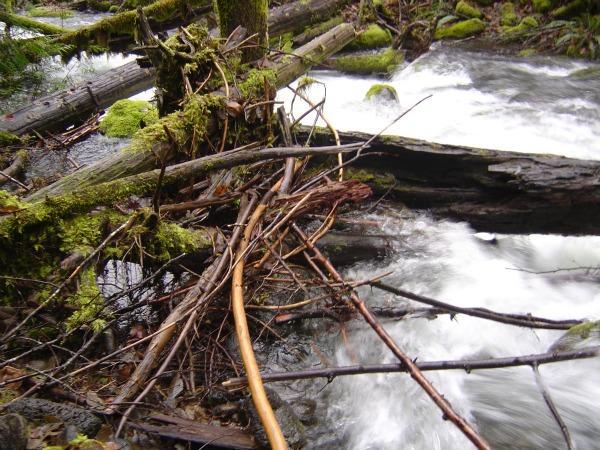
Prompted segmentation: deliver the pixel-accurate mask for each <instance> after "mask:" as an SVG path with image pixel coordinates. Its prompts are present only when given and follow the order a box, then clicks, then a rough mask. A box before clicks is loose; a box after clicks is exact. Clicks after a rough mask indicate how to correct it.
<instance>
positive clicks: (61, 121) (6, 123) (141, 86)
mask: <svg viewBox="0 0 600 450" xmlns="http://www.w3.org/2000/svg"><path fill="white" fill-rule="evenodd" d="M344 3H345V1H341V0H311V1H310V2H308V3H307V2H306V1H303V0H302V1H298V2H295V3H290V4H287V5H283V6H280V7H277V8H273V10H271V12H270V15H269V33H270V35H271V36H278V35H280V34H283V33H287V32H289V31H293V30H294V29H298V27H303V26H306V25H310V24H312V23H315V22H318V21H320V20H322V18H323V17H324V16H326V15H327V14H329V13H331V12H332V11H334V10H335V9H337V8H339V7H340V6H341V5H343V4H344ZM309 12H312V15H311V14H309ZM132 13H133V11H132ZM167 23H170V22H166V21H165V22H160V23H159V24H160V26H159V27H155V26H154V24H153V22H152V21H151V22H150V24H151V26H152V29H153V30H154V31H157V30H160V29H161V28H162V27H163V25H164V24H167ZM123 39H124V38H121V41H123ZM131 39H132V36H130V35H127V36H126V42H130V41H131ZM153 83H154V69H153V68H141V67H139V65H138V64H137V62H135V61H133V62H130V63H127V64H124V65H123V66H121V67H118V68H116V69H113V70H110V71H108V72H106V73H105V74H102V75H100V76H98V77H97V78H96V79H95V80H94V81H91V82H87V83H82V84H79V85H77V86H74V87H72V88H69V89H65V90H63V91H59V92H56V93H53V94H50V95H46V96H44V97H41V98H39V99H37V100H35V101H33V102H31V103H30V104H29V105H27V106H25V107H23V108H21V109H19V110H17V111H14V112H12V113H10V114H6V115H4V116H2V117H0V130H4V131H8V132H11V133H13V134H17V135H21V134H25V133H28V132H31V131H33V130H35V131H38V132H42V131H47V130H59V129H64V128H65V127H66V126H68V125H71V124H73V123H75V122H77V121H80V120H85V119H86V118H87V117H88V116H89V115H90V114H92V113H93V112H94V111H97V110H99V109H103V108H106V107H108V106H110V105H111V104H112V103H113V102H115V101H116V100H119V99H122V98H127V97H129V96H131V95H135V94H137V93H139V92H142V91H144V90H146V89H149V88H151V87H152V85H153Z"/></svg>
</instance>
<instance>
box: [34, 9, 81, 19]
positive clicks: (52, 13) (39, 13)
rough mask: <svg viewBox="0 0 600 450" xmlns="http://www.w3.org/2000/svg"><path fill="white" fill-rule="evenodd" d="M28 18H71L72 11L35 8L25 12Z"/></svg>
mask: <svg viewBox="0 0 600 450" xmlns="http://www.w3.org/2000/svg"><path fill="white" fill-rule="evenodd" d="M27 15H28V16H29V17H60V18H61V19H66V18H67V17H73V11H71V10H70V9H65V8H61V7H59V6H36V7H34V8H31V9H29V10H28V11H27Z"/></svg>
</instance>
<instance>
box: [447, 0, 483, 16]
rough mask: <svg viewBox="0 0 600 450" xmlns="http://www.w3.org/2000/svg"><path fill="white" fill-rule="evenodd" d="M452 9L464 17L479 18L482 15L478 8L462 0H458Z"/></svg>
mask: <svg viewBox="0 0 600 450" xmlns="http://www.w3.org/2000/svg"><path fill="white" fill-rule="evenodd" d="M454 10H455V11H456V14H458V15H461V16H465V17H472V18H475V19H481V18H482V17H483V13H482V12H481V11H480V10H479V9H478V8H476V7H474V6H472V5H470V4H468V3H467V2H466V1H464V0H461V1H460V2H458V3H457V4H456V8H455V9H454Z"/></svg>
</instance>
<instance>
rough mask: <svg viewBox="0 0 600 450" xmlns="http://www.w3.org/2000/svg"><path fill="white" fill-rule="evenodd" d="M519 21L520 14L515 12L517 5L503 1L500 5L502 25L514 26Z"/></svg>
mask: <svg viewBox="0 0 600 450" xmlns="http://www.w3.org/2000/svg"><path fill="white" fill-rule="evenodd" d="M518 23H519V16H517V13H516V12H515V5H514V4H513V3H512V2H506V3H502V5H501V6H500V25H502V26H505V27H513V26H515V25H517V24H518Z"/></svg>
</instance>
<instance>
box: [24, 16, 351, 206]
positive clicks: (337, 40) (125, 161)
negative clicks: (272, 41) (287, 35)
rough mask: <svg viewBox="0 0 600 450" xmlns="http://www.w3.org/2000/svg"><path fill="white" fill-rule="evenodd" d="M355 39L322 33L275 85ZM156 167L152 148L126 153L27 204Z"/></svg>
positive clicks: (340, 31)
mask: <svg viewBox="0 0 600 450" xmlns="http://www.w3.org/2000/svg"><path fill="white" fill-rule="evenodd" d="M353 38H354V28H353V27H352V26H351V25H349V24H342V25H339V26H338V27H336V28H335V29H333V30H331V31H329V32H328V33H325V34H324V35H323V36H321V38H319V39H316V40H315V41H313V42H311V43H309V44H307V45H305V46H303V47H301V48H299V49H298V50H297V51H296V52H295V55H296V56H293V57H287V58H286V59H285V60H283V61H282V62H280V63H279V64H278V65H277V66H276V67H275V68H274V71H275V74H276V85H277V86H278V87H281V86H285V85H286V84H288V83H290V82H291V81H292V80H294V79H295V78H297V77H298V76H300V75H301V74H302V73H304V72H305V71H306V70H308V69H309V68H310V66H311V64H316V63H318V62H319V61H322V60H323V59H325V58H327V57H328V56H329V55H331V54H332V53H335V52H336V51H338V50H339V49H340V48H342V47H343V46H344V45H346V44H347V43H348V42H349V41H350V40H352V39H353ZM155 165H156V156H155V155H154V153H153V152H152V149H151V148H148V149H144V150H139V149H138V150H137V151H131V150H127V149H126V150H125V151H122V152H120V153H118V154H116V155H112V156H109V157H108V158H105V159H102V160H101V161H98V162H97V163H96V164H94V165H92V166H90V167H86V168H83V169H81V170H78V171H77V172H75V173H73V174H71V175H68V176H66V177H64V178H62V179H60V180H58V181H57V182H56V183H54V184H52V185H50V186H48V187H46V188H43V189H41V190H39V191H38V192H36V193H35V194H33V195H32V196H31V197H30V198H29V200H40V199H43V198H44V197H45V196H54V195H58V194H61V193H64V192H69V191H74V190H78V189H81V188H84V187H87V186H91V185H94V184H98V183H102V182H106V181H111V180H115V179H117V178H121V177H124V176H127V175H133V174H136V173H140V172H143V171H145V170H149V169H152V168H153V167H155Z"/></svg>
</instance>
